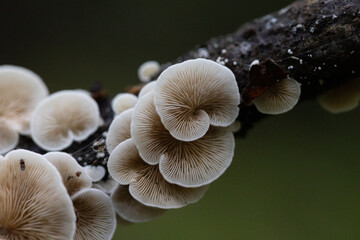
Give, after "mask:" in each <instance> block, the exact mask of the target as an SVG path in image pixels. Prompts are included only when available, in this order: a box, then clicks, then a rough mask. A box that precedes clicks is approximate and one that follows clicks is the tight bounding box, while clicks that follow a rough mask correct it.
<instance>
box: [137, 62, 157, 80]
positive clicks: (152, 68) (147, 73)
mask: <svg viewBox="0 0 360 240" xmlns="http://www.w3.org/2000/svg"><path fill="white" fill-rule="evenodd" d="M159 70H160V64H159V63H158V62H156V61H147V62H144V63H143V64H141V65H140V67H139V69H138V77H139V79H140V81H141V82H149V81H150V80H151V78H152V77H153V76H154V75H155V74H157V73H158V72H159Z"/></svg>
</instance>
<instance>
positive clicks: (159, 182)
mask: <svg viewBox="0 0 360 240" xmlns="http://www.w3.org/2000/svg"><path fill="white" fill-rule="evenodd" d="M108 169H109V173H110V175H111V176H112V177H113V178H114V179H115V180H116V181H117V182H118V183H120V184H122V185H130V187H129V191H130V194H131V195H132V196H133V197H134V198H135V199H136V200H137V201H139V202H141V203H142V204H144V205H146V206H150V207H158V208H163V209H170V208H180V207H183V206H186V205H187V204H189V203H194V202H197V201H198V200H199V199H200V198H202V197H203V195H204V194H205V192H206V190H207V189H208V186H202V187H197V188H184V187H181V186H178V185H175V184H171V183H169V182H167V181H166V180H165V179H164V178H163V176H162V175H161V173H160V171H159V167H158V166H157V165H149V164H147V163H145V162H144V161H143V160H142V159H141V157H140V156H139V152H138V150H137V148H136V145H135V142H134V140H133V139H128V140H126V141H124V142H122V143H120V145H119V146H117V147H116V148H115V149H114V151H113V152H112V153H111V154H110V157H109V162H108Z"/></svg>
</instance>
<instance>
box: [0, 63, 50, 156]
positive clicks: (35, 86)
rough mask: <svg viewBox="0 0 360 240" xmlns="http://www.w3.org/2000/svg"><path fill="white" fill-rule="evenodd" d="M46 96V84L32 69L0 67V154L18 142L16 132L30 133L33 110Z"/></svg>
mask: <svg viewBox="0 0 360 240" xmlns="http://www.w3.org/2000/svg"><path fill="white" fill-rule="evenodd" d="M47 95H48V89H47V87H46V85H45V84H44V82H43V81H42V79H41V78H40V77H39V76H38V75H37V74H35V73H34V72H32V71H30V70H28V69H25V68H22V67H18V66H10V65H3V66H0V136H1V137H0V154H4V153H6V152H8V151H10V150H12V149H13V148H14V147H15V146H16V145H17V144H18V141H19V134H24V135H28V134H29V133H30V119H31V116H32V114H33V111H34V109H35V107H36V106H37V105H38V104H39V102H40V101H41V100H42V99H44V98H45V97H46V96H47Z"/></svg>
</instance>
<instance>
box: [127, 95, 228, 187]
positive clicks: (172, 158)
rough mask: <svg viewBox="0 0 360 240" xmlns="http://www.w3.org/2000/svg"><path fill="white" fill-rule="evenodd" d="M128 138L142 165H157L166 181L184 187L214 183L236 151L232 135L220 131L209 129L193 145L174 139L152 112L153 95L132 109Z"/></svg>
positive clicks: (223, 130) (222, 130)
mask: <svg viewBox="0 0 360 240" xmlns="http://www.w3.org/2000/svg"><path fill="white" fill-rule="evenodd" d="M131 136H132V138H133V139H134V141H135V143H136V146H137V148H138V149H139V153H140V156H141V157H142V159H143V160H144V161H145V162H147V163H148V164H158V163H159V168H160V171H161V173H162V175H163V176H164V178H165V179H166V181H168V182H171V183H175V184H178V185H180V186H184V187H198V186H202V185H206V184H209V183H211V182H212V181H214V180H215V179H217V178H218V177H219V176H220V175H221V174H222V173H223V172H224V171H225V170H226V169H227V168H228V166H229V165H230V163H231V161H232V157H233V154H234V148H235V140H234V136H233V134H232V132H231V131H230V129H228V128H223V127H210V129H209V131H208V132H207V133H206V135H205V136H203V137H202V138H200V139H198V140H196V141H193V142H182V141H179V140H177V139H175V138H173V137H172V136H171V135H170V134H169V132H168V131H167V130H166V129H165V127H164V126H163V125H162V123H161V121H160V117H159V116H158V115H157V113H156V111H155V106H154V102H153V96H152V93H148V94H147V95H146V96H144V97H143V98H141V99H140V100H139V102H138V104H137V105H136V107H135V110H134V115H133V119H132V124H131Z"/></svg>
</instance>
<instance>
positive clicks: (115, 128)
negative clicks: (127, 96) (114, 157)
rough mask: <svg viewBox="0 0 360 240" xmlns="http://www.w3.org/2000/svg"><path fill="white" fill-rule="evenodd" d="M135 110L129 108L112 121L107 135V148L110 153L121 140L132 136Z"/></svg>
mask: <svg viewBox="0 0 360 240" xmlns="http://www.w3.org/2000/svg"><path fill="white" fill-rule="evenodd" d="M133 112H134V109H133V108H131V109H128V110H126V111H124V112H122V113H121V114H120V115H118V116H117V117H116V118H115V119H114V120H113V121H112V123H111V125H110V127H109V131H108V135H107V137H106V148H107V150H108V152H109V153H111V152H112V151H113V150H114V148H115V147H116V146H117V145H119V144H120V143H121V142H123V141H125V140H126V139H129V138H131V135H130V125H131V118H132V114H133Z"/></svg>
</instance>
